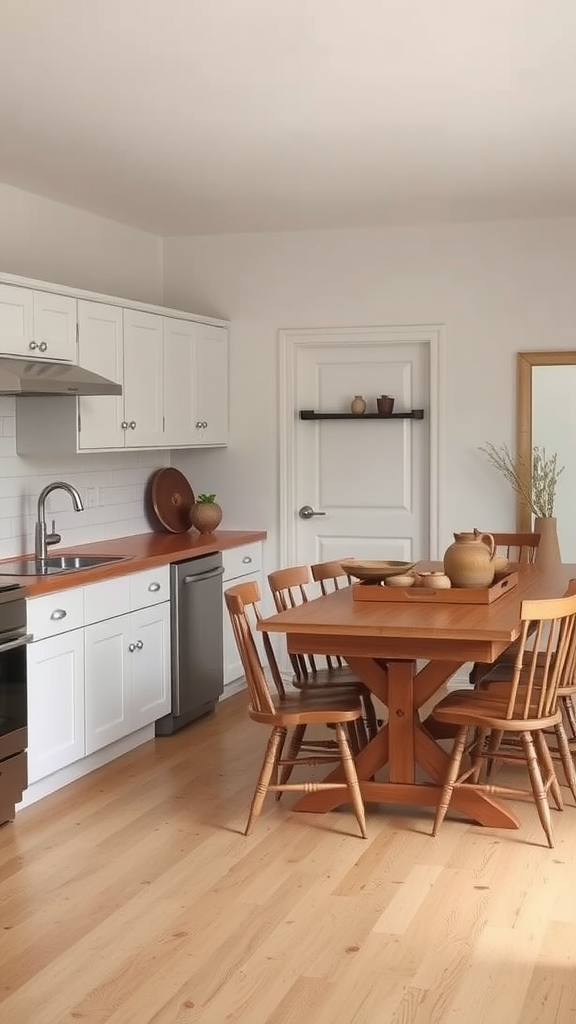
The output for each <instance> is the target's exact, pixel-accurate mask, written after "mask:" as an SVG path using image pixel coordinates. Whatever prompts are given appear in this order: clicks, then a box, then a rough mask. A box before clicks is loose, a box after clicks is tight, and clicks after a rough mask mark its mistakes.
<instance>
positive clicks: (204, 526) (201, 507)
mask: <svg viewBox="0 0 576 1024" xmlns="http://www.w3.org/2000/svg"><path fill="white" fill-rule="evenodd" d="M190 520H191V522H192V526H195V527H196V529H197V530H198V532H199V533H214V530H217V529H218V527H219V525H220V523H221V521H222V509H221V508H220V505H218V504H217V502H215V501H212V502H197V501H195V502H194V504H193V505H192V508H191V509H190Z"/></svg>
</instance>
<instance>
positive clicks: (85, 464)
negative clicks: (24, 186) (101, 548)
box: [0, 184, 169, 558]
mask: <svg viewBox="0 0 576 1024" xmlns="http://www.w3.org/2000/svg"><path fill="white" fill-rule="evenodd" d="M161 254H162V245H161V241H160V240H159V239H157V238H155V237H154V236H153V235H149V234H146V233H145V232H143V231H135V230H134V229H133V228H127V227H123V226H122V225H120V224H115V223H114V222H113V221H109V220H105V219H104V218H103V217H96V216H94V215H93V214H90V213H85V212H83V211H82V210H76V209H74V208H72V207H70V206H64V205H63V204H62V203H55V202H52V201H51V200H48V199H43V198H41V197H39V196H34V195H30V194H28V193H26V192H22V191H20V190H19V189H15V188H11V187H9V186H7V185H2V184H0V270H2V271H4V272H5V273H9V274H19V275H22V276H23V277H32V278H38V279H40V280H44V281H49V282H53V283H55V284H66V285H71V286H73V287H77V288H86V289H90V290H94V291H98V292H104V293H108V294H113V295H119V296H121V297H122V298H130V299H139V300H141V301H144V302H154V303H161V302H162V267H161ZM14 401H15V400H14V399H13V398H2V397H0V557H2V558H4V557H9V556H10V555H13V554H20V553H22V552H26V551H31V550H32V549H33V545H34V519H35V515H36V499H37V497H38V493H39V491H40V490H41V489H42V487H43V486H44V485H45V484H46V483H49V482H50V481H51V480H56V479H64V480H68V481H69V482H70V483H73V484H75V485H76V486H77V487H79V488H80V490H81V491H83V492H86V488H88V487H92V488H96V489H97V497H98V499H99V500H100V502H101V503H100V504H98V505H97V506H96V507H94V508H91V509H87V510H86V512H83V513H78V514H76V513H74V512H73V511H72V508H71V503H70V499H69V498H68V496H67V495H66V494H64V493H62V492H57V493H55V494H54V495H52V496H50V498H49V499H48V506H47V509H48V513H49V514H50V515H52V514H54V515H55V518H56V526H57V528H58V530H59V531H60V532H61V533H62V540H63V543H65V544H67V545H68V544H80V543H83V542H87V541H90V540H94V539H100V538H104V539H105V538H106V537H118V536H123V535H127V534H133V533H140V532H143V531H145V530H147V529H148V528H149V526H148V522H147V519H146V517H145V515H144V505H143V496H144V489H145V485H146V481H147V479H148V477H149V476H150V474H151V472H152V470H153V469H154V468H156V467H157V466H162V465H166V464H167V463H168V461H169V457H168V453H166V452H158V453H154V452H145V453H142V454H138V453H124V452H122V453H117V454H110V455H78V456H75V457H73V458H69V459H66V460H64V459H60V458H59V459H31V458H27V459H23V458H19V457H18V456H17V454H16V447H15V440H14Z"/></svg>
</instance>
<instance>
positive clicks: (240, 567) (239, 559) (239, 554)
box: [222, 544, 262, 582]
mask: <svg viewBox="0 0 576 1024" xmlns="http://www.w3.org/2000/svg"><path fill="white" fill-rule="evenodd" d="M222 561H223V562H224V582H226V580H233V579H235V578H236V577H237V576H248V575H252V574H253V573H255V572H260V571H261V569H262V545H261V544H242V546H241V547H239V548H227V549H226V551H223V552H222Z"/></svg>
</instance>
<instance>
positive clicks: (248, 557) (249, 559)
mask: <svg viewBox="0 0 576 1024" xmlns="http://www.w3.org/2000/svg"><path fill="white" fill-rule="evenodd" d="M251 561H252V559H251V558H250V555H244V558H243V559H242V562H243V564H244V565H249V564H250V562H251Z"/></svg>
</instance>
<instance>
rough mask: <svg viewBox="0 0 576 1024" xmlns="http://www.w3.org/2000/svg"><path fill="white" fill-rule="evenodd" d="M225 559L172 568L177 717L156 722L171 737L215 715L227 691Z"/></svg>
mask: <svg viewBox="0 0 576 1024" xmlns="http://www.w3.org/2000/svg"><path fill="white" fill-rule="evenodd" d="M223 573H224V569H223V567H222V555H221V554H220V552H218V553H217V554H212V555H203V556H201V557H199V558H193V559H190V560H189V561H187V562H175V563H174V564H173V565H171V566H170V617H171V631H170V633H171V644H172V712H171V713H170V714H169V715H164V717H163V718H159V719H158V720H157V722H156V735H157V736H169V735H170V734H171V733H173V732H176V730H177V729H181V728H182V726H184V725H188V723H189V722H193V721H194V720H195V719H196V718H200V717H201V716H202V715H206V714H207V713H208V712H209V711H213V710H214V707H215V705H216V702H217V701H218V698H219V696H220V694H221V693H222V690H223V688H224V682H223V680H224V668H223V652H222V646H223V645H222V575H223Z"/></svg>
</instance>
